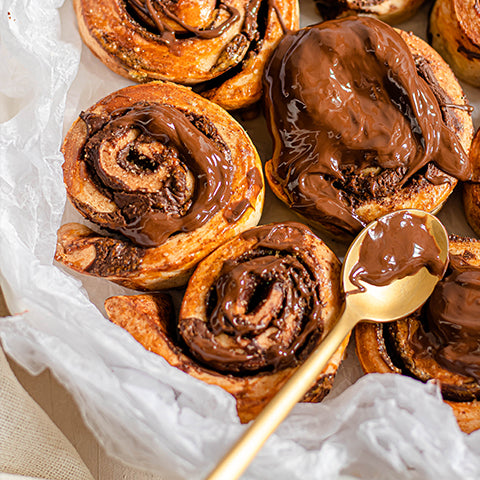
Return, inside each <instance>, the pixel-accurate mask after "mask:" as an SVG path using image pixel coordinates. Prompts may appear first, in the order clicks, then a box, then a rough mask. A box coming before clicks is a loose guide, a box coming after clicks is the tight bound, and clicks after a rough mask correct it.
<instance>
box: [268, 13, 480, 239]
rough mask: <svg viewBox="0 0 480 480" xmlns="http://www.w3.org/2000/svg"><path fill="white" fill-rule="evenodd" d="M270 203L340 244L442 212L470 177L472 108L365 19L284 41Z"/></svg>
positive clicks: (411, 48) (275, 83) (409, 50)
mask: <svg viewBox="0 0 480 480" xmlns="http://www.w3.org/2000/svg"><path fill="white" fill-rule="evenodd" d="M264 84H265V103H266V114H267V119H268V123H269V127H270V131H271V134H272V136H273V139H274V143H275V149H274V153H273V157H272V159H271V160H269V161H268V162H267V164H266V167H265V171H266V176H267V179H268V182H269V184H270V186H271V188H272V190H273V191H274V192H275V194H276V195H277V196H278V197H279V198H280V199H281V200H282V201H284V202H285V203H286V204H287V205H289V206H290V207H291V208H293V209H294V210H295V211H296V212H297V213H299V214H300V215H302V216H303V217H304V218H305V219H306V221H307V222H309V223H311V224H313V225H314V226H316V227H318V228H323V229H324V230H326V231H328V232H330V233H331V234H333V235H335V236H345V235H348V234H353V233H356V232H358V231H359V230H360V229H361V228H362V227H363V226H364V225H365V224H366V223H368V222H370V221H372V220H374V219H376V218H378V217H380V216H382V215H384V214H387V213H390V212H392V211H395V210H399V209H403V208H417V209H421V210H425V211H429V212H432V211H436V210H438V209H439V208H440V207H441V205H442V204H443V202H445V200H446V199H447V198H448V196H449V195H450V193H451V192H452V190H453V188H454V187H455V185H456V183H457V179H462V180H469V179H471V178H472V176H473V173H472V167H471V164H470V161H469V159H468V156H467V154H466V153H465V152H466V151H468V149H469V147H470V143H471V138H472V130H473V126H472V120H471V115H470V113H471V109H470V107H469V105H468V104H467V102H466V99H465V96H464V94H463V91H462V89H461V87H460V85H459V84H458V82H457V81H456V79H455V76H454V75H453V73H452V72H451V70H450V69H449V68H448V66H447V65H446V64H445V62H444V61H443V60H442V58H441V57H440V56H439V55H438V54H437V53H436V52H435V51H434V50H433V49H432V48H431V47H429V46H428V45H427V44H426V43H424V42H423V41H422V40H420V39H419V38H417V37H415V36H414V35H412V34H408V33H405V32H397V31H395V30H394V29H392V28H391V27H389V26H388V25H386V24H385V23H382V22H380V21H378V20H376V19H374V18H370V17H347V18H342V19H339V20H331V21H327V22H323V23H321V24H319V25H314V26H311V27H307V28H305V29H302V30H300V31H298V32H296V33H291V34H288V35H286V36H285V37H284V38H283V39H282V41H281V42H280V44H279V46H278V48H277V49H276V51H275V53H274V54H273V55H272V57H271V59H270V61H269V63H268V65H267V68H266V71H265V76H264Z"/></svg>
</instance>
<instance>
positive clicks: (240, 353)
mask: <svg viewBox="0 0 480 480" xmlns="http://www.w3.org/2000/svg"><path fill="white" fill-rule="evenodd" d="M305 235H313V234H312V233H311V232H310V230H308V229H307V228H306V227H305V226H304V225H301V224H297V223H293V222H292V223H286V224H277V225H265V226H261V227H258V228H255V229H252V230H249V231H247V232H244V233H242V234H241V237H242V238H243V239H245V240H246V241H249V242H251V241H253V242H254V243H253V244H252V247H251V249H250V250H249V251H247V252H246V253H244V254H243V255H241V256H240V257H239V258H236V259H233V260H228V261H226V262H225V263H224V265H223V267H222V270H221V272H220V275H219V277H218V278H217V280H216V281H215V283H214V284H213V285H212V287H211V290H210V295H209V302H208V306H207V321H206V322H205V321H202V320H200V319H196V318H189V319H185V320H183V321H182V322H181V324H180V325H179V331H180V334H181V336H182V337H183V340H184V341H185V343H186V344H187V345H188V347H189V349H190V351H191V352H192V354H193V355H194V356H195V357H196V358H197V359H199V360H200V361H201V362H202V363H204V364H206V365H208V366H210V367H212V368H214V369H216V370H220V371H224V372H232V373H239V372H240V373H241V372H252V371H262V370H269V371H271V370H277V369H281V368H286V367H288V366H294V365H295V364H296V362H297V361H298V360H299V359H303V358H304V356H305V355H308V353H309V352H311V350H312V349H313V348H314V346H315V344H316V343H317V342H318V339H319V338H320V336H321V334H322V331H323V329H322V325H321V310H322V304H321V302H320V293H319V288H320V282H319V279H318V274H317V271H318V268H319V267H318V265H317V261H316V260H315V258H314V257H313V256H311V254H309V253H308V252H307V250H306V249H305V248H304V247H302V244H303V242H304V238H305Z"/></svg>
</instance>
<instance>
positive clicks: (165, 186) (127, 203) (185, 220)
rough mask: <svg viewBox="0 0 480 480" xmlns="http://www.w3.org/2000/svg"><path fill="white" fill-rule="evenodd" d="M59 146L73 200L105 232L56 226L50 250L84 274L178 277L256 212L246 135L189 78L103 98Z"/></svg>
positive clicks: (253, 220)
mask: <svg viewBox="0 0 480 480" xmlns="http://www.w3.org/2000/svg"><path fill="white" fill-rule="evenodd" d="M62 151H63V154H64V157H65V162H64V165H63V171H64V181H65V185H66V188H67V194H68V197H69V199H70V200H71V202H72V203H73V205H74V206H75V207H76V208H77V209H78V211H79V212H80V213H81V214H82V215H83V216H84V217H85V218H87V219H88V220H90V221H91V222H93V223H94V224H96V225H97V226H98V227H101V228H102V229H104V230H105V231H106V232H107V233H106V232H105V231H104V232H103V233H97V232H94V231H93V230H92V229H90V228H89V227H87V226H84V225H78V224H67V225H64V226H63V227H61V228H60V230H59V233H58V243H57V251H56V256H55V258H56V259H57V260H58V261H60V262H62V263H63V264H65V265H67V266H68V267H70V268H72V269H74V270H77V271H79V272H81V273H85V274H89V275H95V276H100V277H104V278H107V279H108V280H112V281H114V282H117V283H119V284H121V285H124V286H127V287H130V288H135V289H148V290H156V289H159V288H171V287H175V286H179V285H182V284H184V283H185V282H186V281H187V279H188V276H189V275H190V273H191V272H192V270H193V268H194V267H195V265H196V264H197V263H198V262H199V261H200V260H201V259H202V258H204V257H205V256H207V255H208V254H209V253H210V252H211V251H212V250H214V249H215V248H216V247H217V246H219V245H220V244H222V243H224V242H225V241H226V240H228V239H229V238H231V237H233V236H235V235H236V234H238V233H240V232H242V231H244V230H246V229H248V228H249V227H252V226H254V225H256V224H257V223H258V220H259V218H260V215H261V210H262V206H263V197H264V188H263V178H262V167H261V162H260V159H259V157H258V154H257V152H256V150H255V147H254V146H253V144H252V142H251V140H250V139H249V137H248V136H247V134H246V133H245V131H244V130H243V129H242V127H241V126H240V125H239V124H238V123H236V122H235V121H234V120H233V119H232V117H231V116H230V115H229V114H228V113H227V112H225V111H224V110H223V109H222V108H220V107H219V106H218V105H216V104H214V103H212V102H210V101H208V100H206V99H205V98H202V97H200V96H198V95H196V94H195V93H193V92H192V91H191V90H190V89H188V88H186V87H181V86H178V85H175V84H171V83H166V82H152V83H150V84H144V85H136V86H132V87H127V88H124V89H122V90H119V91H118V92H115V93H113V94H111V95H109V96H107V97H105V98H104V99H102V100H100V101H99V102H98V103H96V104H95V105H94V106H92V107H91V108H89V109H88V110H86V111H85V112H82V113H81V115H80V117H79V118H78V119H77V120H76V121H75V123H74V124H73V126H72V127H71V129H70V131H69V132H68V134H67V136H66V138H65V141H64V144H63V147H62ZM110 232H111V234H109V233H110Z"/></svg>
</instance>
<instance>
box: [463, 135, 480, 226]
mask: <svg viewBox="0 0 480 480" xmlns="http://www.w3.org/2000/svg"><path fill="white" fill-rule="evenodd" d="M470 159H471V161H472V165H473V169H474V171H475V173H476V175H477V176H480V129H478V130H477V132H476V133H475V137H474V138H473V142H472V147H471V149H470ZM463 206H464V209H465V217H466V219H467V222H468V223H469V225H470V226H471V227H472V229H473V231H474V232H475V233H476V234H477V235H480V183H478V181H477V182H466V183H464V185H463Z"/></svg>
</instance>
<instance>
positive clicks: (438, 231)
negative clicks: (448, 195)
mask: <svg viewBox="0 0 480 480" xmlns="http://www.w3.org/2000/svg"><path fill="white" fill-rule="evenodd" d="M405 212H409V213H411V214H414V215H415V216H417V217H422V218H423V219H424V220H425V224H426V227H427V230H428V231H429V233H430V234H431V236H432V237H433V238H434V239H435V242H436V244H437V245H438V247H439V249H440V259H441V260H442V262H443V263H444V264H445V265H446V263H447V260H448V234H447V231H446V230H445V227H444V226H443V225H442V223H441V222H440V220H438V218H437V217H435V216H434V215H432V214H430V213H427V212H424V211H422V210H415V209H409V210H399V211H397V212H393V213H390V214H388V215H385V216H383V217H382V218H380V219H377V220H374V221H373V222H371V223H369V224H368V225H367V226H366V227H365V228H364V229H363V230H362V231H361V232H360V233H359V234H358V236H357V237H356V238H355V240H354V241H353V243H352V244H351V245H350V248H349V249H348V251H347V254H346V255H345V261H344V263H343V266H342V282H343V291H344V292H345V294H346V299H345V302H346V306H345V309H347V308H352V309H355V311H356V314H357V317H358V322H359V321H374V322H391V321H393V320H398V319H400V318H403V317H406V316H407V315H410V314H411V313H413V312H414V311H415V310H417V309H418V308H419V307H420V306H422V305H423V303H424V302H425V301H426V299H427V298H428V297H429V296H430V295H431V294H432V292H433V289H434V288H435V285H436V284H437V282H438V280H439V277H438V276H437V275H432V274H431V273H430V272H429V271H428V269H427V268H426V267H423V268H421V269H420V270H419V271H418V272H417V273H415V275H411V276H407V277H404V278H400V279H396V280H395V281H393V282H392V283H390V284H388V285H385V286H376V285H372V284H368V283H365V282H362V286H363V287H364V289H365V290H364V291H362V292H358V293H354V294H350V293H351V292H356V291H358V287H357V286H356V285H354V284H353V283H352V281H351V278H350V274H351V272H352V271H353V269H354V267H355V265H356V264H357V262H358V261H359V254H360V247H361V245H362V243H363V241H364V240H365V237H366V236H367V235H368V233H369V232H370V231H372V229H374V228H375V227H376V226H377V224H378V222H380V221H383V222H385V221H388V220H389V219H390V218H391V217H393V216H395V215H400V214H403V213H405ZM358 322H357V323H358Z"/></svg>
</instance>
